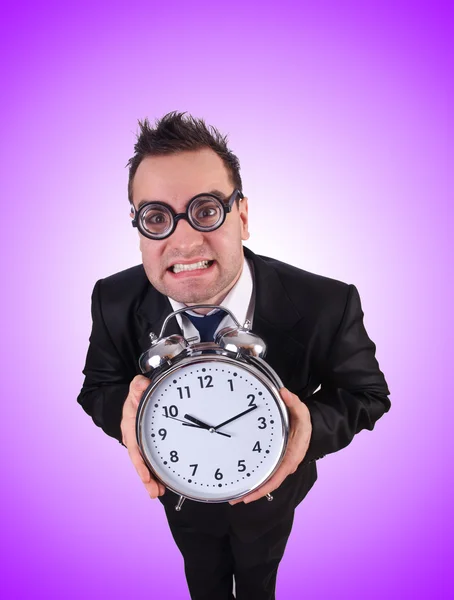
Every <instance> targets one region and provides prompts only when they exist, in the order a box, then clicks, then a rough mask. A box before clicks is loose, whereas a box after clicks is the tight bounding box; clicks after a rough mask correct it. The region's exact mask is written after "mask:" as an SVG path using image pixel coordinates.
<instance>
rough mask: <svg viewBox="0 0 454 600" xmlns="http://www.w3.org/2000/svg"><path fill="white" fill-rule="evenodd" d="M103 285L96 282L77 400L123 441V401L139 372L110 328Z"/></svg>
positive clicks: (96, 421) (106, 431) (106, 429)
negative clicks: (117, 344)
mask: <svg viewBox="0 0 454 600" xmlns="http://www.w3.org/2000/svg"><path fill="white" fill-rule="evenodd" d="M101 284H102V280H99V281H98V282H97V283H96V284H95V287H94V289H93V294H92V297H91V316H92V321H93V324H92V331H91V335H90V343H89V347H88V352H87V358H86V361H85V368H84V369H83V374H84V375H85V380H84V383H83V386H82V390H81V392H80V394H79V396H78V397H77V401H78V402H79V404H80V405H81V406H82V408H83V409H84V410H85V412H86V413H87V414H89V415H90V416H91V417H92V419H93V421H94V423H95V424H96V425H97V426H98V427H101V428H102V429H103V431H104V432H105V433H107V435H110V436H112V437H114V438H116V439H117V440H118V441H119V442H120V443H121V442H122V435H121V429H120V423H121V418H122V412H123V404H124V402H125V400H126V398H127V396H128V392H129V384H130V383H131V381H132V379H133V378H134V375H135V374H134V373H132V374H131V373H129V372H128V369H127V368H126V365H125V362H124V360H123V359H122V357H121V356H120V354H119V352H118V350H117V348H116V347H115V344H114V343H113V341H112V339H111V337H110V335H109V332H108V330H107V327H106V324H105V322H104V318H103V313H102V308H101Z"/></svg>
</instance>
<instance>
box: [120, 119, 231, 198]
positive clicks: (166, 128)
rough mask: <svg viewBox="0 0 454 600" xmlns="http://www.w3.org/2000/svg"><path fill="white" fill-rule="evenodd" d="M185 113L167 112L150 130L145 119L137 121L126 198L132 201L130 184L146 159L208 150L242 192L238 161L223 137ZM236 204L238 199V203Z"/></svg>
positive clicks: (225, 137)
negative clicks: (221, 162)
mask: <svg viewBox="0 0 454 600" xmlns="http://www.w3.org/2000/svg"><path fill="white" fill-rule="evenodd" d="M185 114H186V113H184V112H182V113H179V112H176V111H173V112H170V113H167V114H166V115H164V116H163V117H162V119H157V120H156V121H155V126H154V128H153V127H151V126H150V122H149V121H148V119H144V120H143V121H140V120H139V127H140V131H139V133H138V135H137V141H136V143H135V145H134V156H133V157H132V158H130V159H129V161H128V163H127V165H126V166H127V167H129V180H128V198H129V201H130V202H132V182H133V180H134V175H135V174H136V171H137V169H138V167H139V165H140V163H141V162H142V160H143V159H144V158H145V157H147V156H163V155H166V154H175V153H177V152H184V151H188V150H199V149H201V148H211V149H212V150H214V152H216V154H217V155H218V156H219V157H220V158H221V159H222V161H223V162H224V165H225V167H226V168H227V170H228V172H229V173H230V178H231V180H232V183H233V185H234V187H235V188H238V189H239V190H242V182H241V177H240V161H239V160H238V158H237V157H236V156H235V154H233V152H231V151H230V150H229V148H228V147H227V136H226V135H224V136H223V135H221V133H220V132H219V131H218V130H217V129H216V128H215V127H213V126H211V125H206V124H205V121H204V120H203V119H196V118H194V117H193V116H191V115H188V116H187V117H184V115H185ZM238 201H239V200H238Z"/></svg>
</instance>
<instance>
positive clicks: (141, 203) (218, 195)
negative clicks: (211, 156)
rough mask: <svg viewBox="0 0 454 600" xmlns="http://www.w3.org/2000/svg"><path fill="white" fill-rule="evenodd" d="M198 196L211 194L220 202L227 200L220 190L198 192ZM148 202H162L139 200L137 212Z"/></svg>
mask: <svg viewBox="0 0 454 600" xmlns="http://www.w3.org/2000/svg"><path fill="white" fill-rule="evenodd" d="M199 194H212V195H213V196H217V197H218V198H220V199H221V200H227V198H228V196H227V194H224V192H221V191H220V190H216V189H214V190H209V191H208V192H199ZM199 194H196V195H197V196H198V195H199ZM150 202H162V200H141V201H140V202H139V204H138V205H137V210H140V209H141V207H142V206H143V205H144V204H149V203H150ZM188 202H189V200H188Z"/></svg>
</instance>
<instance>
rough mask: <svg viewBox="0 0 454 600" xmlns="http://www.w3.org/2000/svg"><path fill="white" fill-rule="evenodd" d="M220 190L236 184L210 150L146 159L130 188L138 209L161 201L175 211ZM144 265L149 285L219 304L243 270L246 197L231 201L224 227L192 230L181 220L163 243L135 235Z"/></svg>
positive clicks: (184, 300)
mask: <svg viewBox="0 0 454 600" xmlns="http://www.w3.org/2000/svg"><path fill="white" fill-rule="evenodd" d="M212 190H219V191H220V192H222V193H223V194H224V195H225V197H227V198H228V197H229V196H230V195H231V194H232V192H233V190H234V186H233V184H232V183H231V181H230V177H229V173H228V171H227V169H226V167H225V166H224V163H223V162H222V160H221V158H220V157H219V156H218V155H217V154H216V153H215V152H214V151H213V150H211V148H203V149H201V150H196V151H188V152H178V153H176V154H171V155H167V156H150V157H147V158H144V159H143V160H142V162H141V163H140V165H139V167H138V169H137V171H136V174H135V176H134V181H133V186H132V196H133V202H134V206H135V208H136V210H138V206H139V203H141V202H143V201H147V202H150V201H161V202H165V203H166V204H168V205H169V206H171V207H172V208H173V210H174V211H175V212H176V213H181V212H185V210H186V207H187V204H188V202H189V200H190V199H191V198H193V197H194V196H195V195H197V194H200V193H202V192H210V191H212ZM139 237H140V251H141V252H142V262H143V266H144V268H145V272H146V274H147V277H148V279H149V280H150V282H151V284H152V285H153V286H154V287H155V288H156V289H157V290H159V291H160V292H161V293H163V294H165V295H166V296H169V297H170V298H173V299H174V300H177V301H178V302H182V303H184V304H198V303H211V304H218V303H219V302H221V301H222V300H223V299H224V297H225V296H226V295H227V293H228V291H229V290H230V289H231V288H232V287H233V285H234V284H235V283H236V281H237V280H238V278H239V276H240V274H241V269H242V266H243V248H242V243H241V241H242V240H247V239H248V238H249V232H248V212H247V198H244V199H243V200H242V201H241V202H240V205H239V207H238V206H237V203H236V202H235V203H234V204H233V206H232V211H231V212H230V213H228V214H227V216H226V219H225V221H224V223H223V224H222V225H221V227H219V229H216V230H215V231H210V232H201V231H196V230H195V229H193V227H192V226H191V225H190V224H189V223H188V222H187V221H186V220H184V219H181V220H180V221H178V224H177V227H176V229H175V231H174V232H173V233H172V234H171V235H170V236H169V237H168V238H166V239H164V240H151V239H149V238H147V237H145V236H143V235H142V234H140V233H139ZM200 261H209V263H208V264H209V266H208V267H205V268H197V269H195V270H182V271H180V272H177V273H174V271H173V267H174V265H175V264H177V265H181V264H184V265H191V264H195V263H197V262H200Z"/></svg>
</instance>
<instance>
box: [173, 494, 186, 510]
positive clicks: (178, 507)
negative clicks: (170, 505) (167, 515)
mask: <svg viewBox="0 0 454 600" xmlns="http://www.w3.org/2000/svg"><path fill="white" fill-rule="evenodd" d="M185 500H186V498H185V497H184V496H180V497H179V498H178V502H177V505H176V506H175V510H178V511H179V510H181V507H182V506H183V502H184V501H185Z"/></svg>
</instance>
